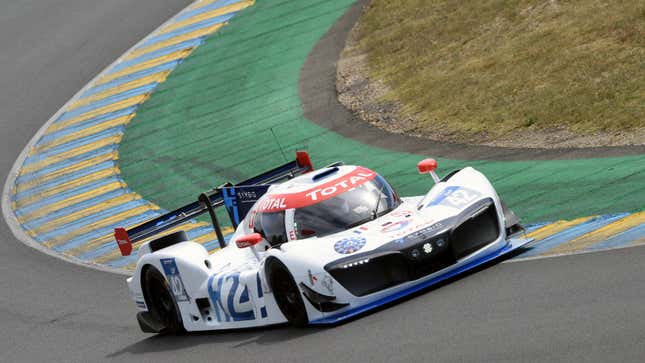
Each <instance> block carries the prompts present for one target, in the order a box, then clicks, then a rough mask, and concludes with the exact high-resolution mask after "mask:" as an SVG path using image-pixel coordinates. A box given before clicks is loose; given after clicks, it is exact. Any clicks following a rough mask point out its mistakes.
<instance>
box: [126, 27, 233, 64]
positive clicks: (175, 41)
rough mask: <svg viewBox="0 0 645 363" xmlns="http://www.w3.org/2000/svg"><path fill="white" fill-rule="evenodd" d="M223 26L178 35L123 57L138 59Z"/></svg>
mask: <svg viewBox="0 0 645 363" xmlns="http://www.w3.org/2000/svg"><path fill="white" fill-rule="evenodd" d="M223 25H224V23H219V24H215V25H212V26H209V27H207V28H203V29H197V30H195V31H193V32H190V33H186V34H182V35H178V36H176V37H174V38H170V39H168V40H164V41H162V42H158V43H155V44H152V45H150V46H148V47H145V48H140V49H137V50H135V51H133V52H131V53H130V54H128V55H127V56H126V57H125V59H133V58H136V57H139V56H141V55H144V54H147V53H150V52H154V51H155V50H159V49H161V48H165V47H168V46H171V45H174V44H179V43H181V42H184V41H186V40H190V39H194V38H198V37H201V36H204V35H208V34H210V33H213V32H215V31H217V30H218V29H219V28H221V27H222V26H223Z"/></svg>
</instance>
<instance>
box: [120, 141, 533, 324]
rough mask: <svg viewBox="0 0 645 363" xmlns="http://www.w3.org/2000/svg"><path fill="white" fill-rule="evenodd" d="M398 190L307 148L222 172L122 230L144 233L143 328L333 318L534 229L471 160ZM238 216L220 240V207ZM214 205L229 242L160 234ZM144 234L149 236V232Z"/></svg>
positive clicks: (412, 287)
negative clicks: (251, 170)
mask: <svg viewBox="0 0 645 363" xmlns="http://www.w3.org/2000/svg"><path fill="white" fill-rule="evenodd" d="M417 167H418V169H419V172H421V173H422V174H423V173H429V174H430V175H431V176H432V178H433V180H434V186H432V188H431V189H430V191H429V192H428V193H427V194H425V195H422V196H418V197H407V198H405V197H404V198H402V197H399V196H398V195H397V193H396V192H395V191H394V189H393V188H392V186H390V185H389V184H388V182H387V181H386V180H385V179H384V178H383V177H381V176H380V175H378V174H377V173H376V172H374V171H372V170H369V169H367V168H364V167H361V166H350V165H343V164H342V163H335V164H332V165H330V166H327V167H325V168H322V169H320V170H316V171H314V169H313V167H312V164H311V161H310V159H309V156H308V155H307V154H306V153H304V152H298V154H297V159H296V160H295V161H293V162H290V163H287V164H285V165H282V166H280V167H278V168H276V169H273V170H270V171H268V172H266V173H264V174H261V175H259V176H257V177H254V178H252V179H249V180H247V181H244V182H242V183H239V184H237V185H232V184H225V185H222V186H220V187H218V188H215V189H213V190H212V191H210V192H208V193H203V194H202V195H200V197H199V201H197V202H194V203H191V204H188V205H186V206H184V207H182V208H179V209H178V210H175V211H173V212H170V213H168V214H166V215H164V216H162V217H159V218H157V219H155V220H152V221H149V222H146V223H144V224H142V225H140V226H137V227H134V228H132V229H130V230H127V231H126V230H125V229H122V228H118V229H116V230H115V237H116V240H117V243H118V245H119V248H121V251H122V253H123V254H124V255H128V254H130V252H131V251H132V249H133V243H134V242H139V244H140V246H139V250H138V256H137V261H138V262H137V267H136V270H135V271H134V274H133V275H132V277H130V278H128V280H127V282H128V287H129V289H130V291H131V294H132V297H133V298H134V300H135V302H136V305H137V308H138V309H139V310H140V311H139V313H138V314H137V320H138V321H139V324H140V326H141V329H142V330H143V331H145V332H178V331H183V330H187V331H200V330H216V329H231V328H247V327H257V326H264V325H270V324H279V323H285V322H289V323H291V324H293V325H295V326H304V325H307V324H331V323H336V322H339V321H341V320H343V319H347V318H349V317H352V316H355V315H357V314H360V313H362V312H364V311H367V310H369V309H372V308H374V307H377V306H380V305H382V304H385V303H388V302H390V301H393V300H395V299H398V298H400V297H402V296H405V295H408V294H410V293H413V292H415V291H418V290H420V289H423V288H426V287H428V286H430V285H433V284H436V283H438V282H440V281H443V280H445V279H447V278H450V277H452V276H455V275H457V274H459V273H461V272H464V271H467V270H469V269H472V268H474V267H476V266H479V265H481V264H483V263H486V262H488V261H491V260H493V259H497V258H498V257H500V256H502V255H504V254H507V253H509V252H511V251H513V250H515V249H517V248H519V247H521V246H523V245H524V244H526V243H528V242H530V240H528V239H526V238H523V237H521V234H520V233H518V232H520V231H522V230H523V229H522V227H521V226H520V224H519V221H518V219H517V218H516V217H515V215H514V214H513V213H512V212H511V211H510V210H508V209H507V208H506V206H504V204H503V203H502V202H501V201H500V198H499V197H498V195H497V193H496V192H495V189H493V187H492V185H491V184H490V182H489V181H488V180H487V179H486V177H484V175H482V174H481V173H479V172H478V171H476V170H475V169H473V168H470V167H467V168H464V169H462V170H458V171H454V172H452V173H450V174H448V175H446V176H445V177H444V178H443V179H441V180H440V179H439V178H438V177H437V175H436V174H435V173H434V170H435V168H436V162H435V161H434V160H432V159H426V160H423V161H421V162H420V163H419V164H418V166H417ZM220 206H224V207H225V208H226V210H227V212H228V214H229V217H230V218H231V222H232V223H233V225H234V226H235V227H236V230H235V233H234V234H233V235H232V236H231V237H230V239H228V243H226V241H225V240H224V238H223V236H222V233H221V231H220V227H219V222H218V219H217V214H216V213H215V208H217V207H220ZM205 212H209V214H210V216H211V218H212V220H213V226H214V228H215V231H216V232H217V235H218V237H219V242H220V246H222V248H221V250H220V251H218V252H216V253H214V254H212V255H210V254H209V253H208V252H207V250H206V249H205V248H204V247H203V246H202V245H201V244H198V243H195V242H191V241H188V239H187V238H186V234H185V233H184V232H182V231H180V232H175V233H172V234H169V235H166V236H164V237H161V238H158V239H156V240H152V241H150V242H145V241H148V240H150V239H151V237H153V236H154V235H156V234H158V233H160V232H162V231H167V230H168V229H170V228H173V227H176V226H177V225H179V224H180V223H182V222H185V221H187V220H189V219H191V218H194V217H195V216H197V215H199V214H202V213H205ZM142 241H143V243H142Z"/></svg>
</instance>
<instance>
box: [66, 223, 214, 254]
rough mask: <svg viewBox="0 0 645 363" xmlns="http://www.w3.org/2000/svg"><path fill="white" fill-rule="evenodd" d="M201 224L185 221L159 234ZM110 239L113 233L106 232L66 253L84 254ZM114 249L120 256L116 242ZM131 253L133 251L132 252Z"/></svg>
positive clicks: (191, 228)
mask: <svg viewBox="0 0 645 363" xmlns="http://www.w3.org/2000/svg"><path fill="white" fill-rule="evenodd" d="M201 226H202V225H200V224H198V223H187V224H182V225H180V226H177V227H174V228H172V229H170V230H169V231H166V232H164V234H162V235H160V236H165V235H168V234H170V233H173V232H176V231H179V230H182V229H183V230H184V231H190V230H193V229H195V228H198V227H201ZM123 227H124V228H131V227H133V226H123ZM160 236H155V237H154V238H159V237H160ZM150 240H152V238H146V239H145V240H143V241H142V242H141V241H140V242H137V243H135V244H134V245H133V247H134V246H136V247H137V248H139V246H140V245H141V244H142V243H145V242H148V241H150ZM110 241H112V242H114V234H113V233H110V234H107V235H105V236H102V237H100V238H98V239H95V240H93V241H91V242H89V243H86V244H84V245H82V246H78V247H76V248H74V249H71V250H69V251H67V253H68V254H71V255H72V256H80V255H82V254H84V253H87V252H89V251H92V250H95V249H97V248H99V247H101V246H102V245H104V244H105V243H106V242H110ZM114 251H116V252H117V254H118V255H119V256H121V252H120V250H119V249H118V247H117V245H116V243H115V245H114ZM133 253H134V252H133Z"/></svg>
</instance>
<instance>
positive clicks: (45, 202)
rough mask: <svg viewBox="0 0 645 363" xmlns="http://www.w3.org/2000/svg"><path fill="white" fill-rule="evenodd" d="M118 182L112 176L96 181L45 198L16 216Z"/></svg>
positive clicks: (23, 209) (22, 209)
mask: <svg viewBox="0 0 645 363" xmlns="http://www.w3.org/2000/svg"><path fill="white" fill-rule="evenodd" d="M117 181H120V179H119V178H117V177H116V176H111V177H109V178H105V179H101V180H97V181H95V182H93V183H89V184H85V185H83V186H82V187H79V188H74V189H70V190H67V191H65V192H63V193H60V194H57V195H52V196H51V197H49V198H44V199H40V200H37V201H35V202H33V203H31V204H28V205H27V206H25V207H21V208H19V209H18V210H16V214H17V215H19V216H22V215H25V214H30V213H32V212H34V211H37V210H39V209H42V208H43V207H46V206H48V205H50V204H52V203H56V202H59V201H61V200H63V199H67V198H69V197H73V196H75V195H78V194H81V193H85V192H88V191H91V190H94V189H97V188H100V187H102V186H104V185H108V184H110V183H114V182H117ZM128 193H129V191H128Z"/></svg>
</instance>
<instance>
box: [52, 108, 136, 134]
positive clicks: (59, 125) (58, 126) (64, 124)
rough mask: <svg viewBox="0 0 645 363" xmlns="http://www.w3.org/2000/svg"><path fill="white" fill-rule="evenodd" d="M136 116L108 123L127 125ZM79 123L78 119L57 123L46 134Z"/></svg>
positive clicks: (132, 115) (124, 117)
mask: <svg viewBox="0 0 645 363" xmlns="http://www.w3.org/2000/svg"><path fill="white" fill-rule="evenodd" d="M134 115H135V114H134V113H131V114H129V115H125V116H121V117H117V118H115V119H110V120H108V121H110V122H111V121H113V120H119V121H118V122H119V123H122V124H127V123H128V122H130V120H131V119H132V118H133V117H134ZM78 122H79V121H77V120H76V119H70V120H67V121H61V122H56V123H54V124H52V125H51V126H49V128H48V129H47V131H46V132H45V135H47V134H51V133H52V132H55V131H58V130H62V129H65V128H68V127H70V126H73V125H75V124H77V123H78ZM106 122H107V121H106Z"/></svg>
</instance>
